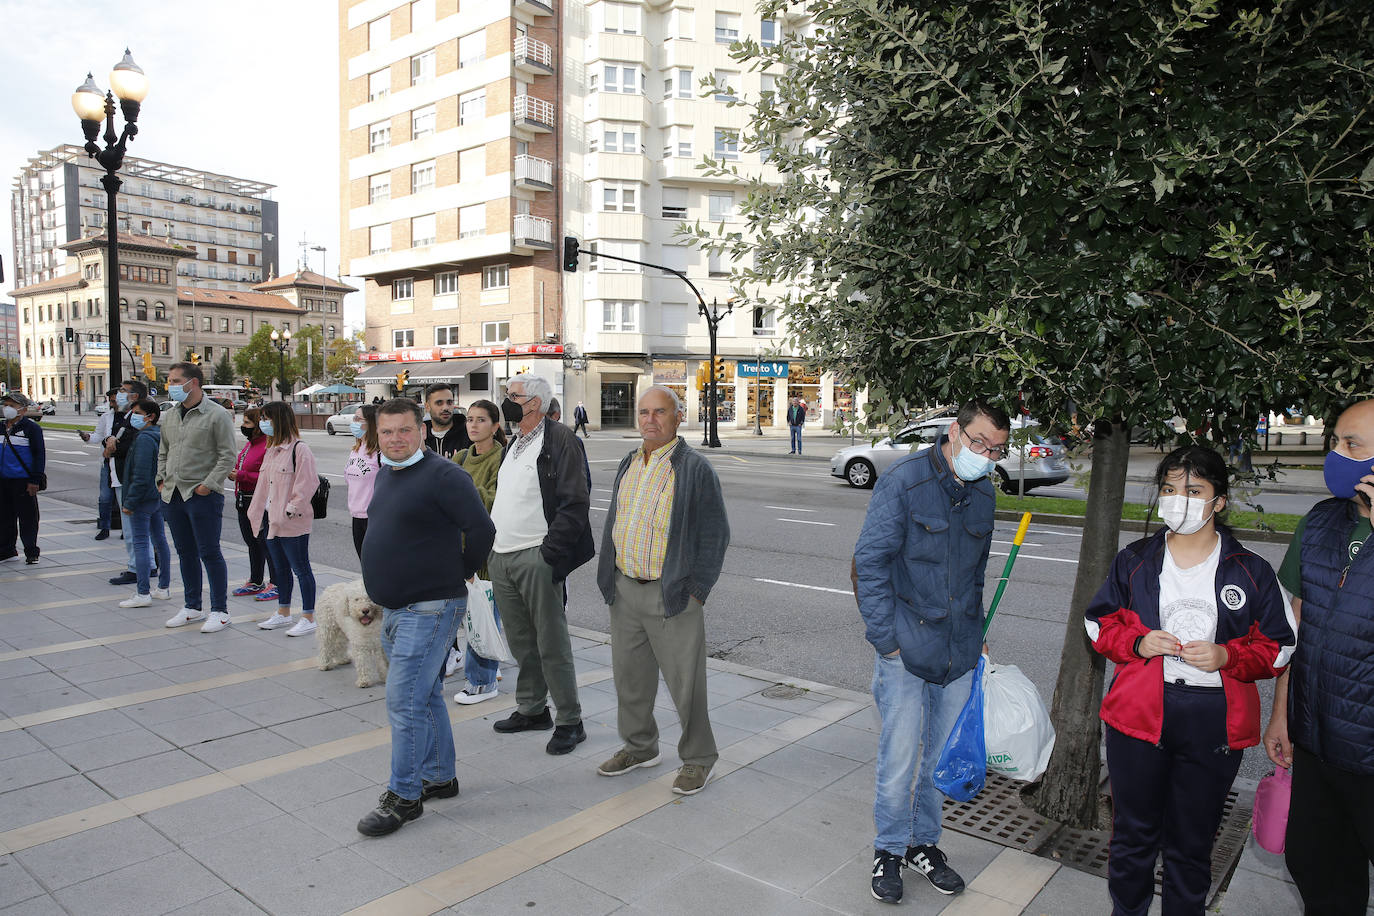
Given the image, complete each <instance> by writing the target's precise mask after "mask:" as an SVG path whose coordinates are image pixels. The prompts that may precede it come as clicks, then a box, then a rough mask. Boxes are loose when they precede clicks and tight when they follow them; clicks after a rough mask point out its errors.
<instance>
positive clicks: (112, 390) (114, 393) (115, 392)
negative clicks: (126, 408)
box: [105, 388, 119, 398]
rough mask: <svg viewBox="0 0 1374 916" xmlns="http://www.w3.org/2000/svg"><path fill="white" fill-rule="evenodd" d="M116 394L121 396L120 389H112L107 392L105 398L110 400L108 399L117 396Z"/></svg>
mask: <svg viewBox="0 0 1374 916" xmlns="http://www.w3.org/2000/svg"><path fill="white" fill-rule="evenodd" d="M116 394H119V389H118V388H111V389H110V390H109V391H107V392H105V397H107V398H108V397H110V396H112V395H116Z"/></svg>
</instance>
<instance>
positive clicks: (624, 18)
mask: <svg viewBox="0 0 1374 916" xmlns="http://www.w3.org/2000/svg"><path fill="white" fill-rule="evenodd" d="M601 15H602V19H603V21H602V25H601V28H602V30H603V31H606V32H618V33H620V34H621V35H638V34H639V7H637V6H631V5H630V4H628V3H611V2H606V3H602V4H601Z"/></svg>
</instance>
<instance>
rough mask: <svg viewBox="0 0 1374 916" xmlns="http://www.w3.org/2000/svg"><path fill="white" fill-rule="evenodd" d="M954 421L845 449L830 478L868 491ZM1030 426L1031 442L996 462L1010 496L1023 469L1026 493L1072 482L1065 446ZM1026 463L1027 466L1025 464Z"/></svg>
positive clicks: (833, 460)
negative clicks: (1065, 456) (884, 473)
mask: <svg viewBox="0 0 1374 916" xmlns="http://www.w3.org/2000/svg"><path fill="white" fill-rule="evenodd" d="M953 422H954V418H953V417H936V418H934V419H930V420H922V421H921V422H919V423H912V424H910V425H908V426H906V427H903V428H902V430H901V431H900V432H898V433H897V434H896V435H893V436H885V437H884V438H882V439H879V440H878V441H877V442H875V443H873V444H872V445H851V446H849V447H848V448H842V449H840V450H839V451H838V452H836V453H835V457H834V458H831V459H830V474H831V476H833V477H839V478H842V479H844V480H846V481H848V482H849V485H850V486H852V487H860V488H863V489H867V488H869V487H872V486H873V484H874V483H876V482H877V480H878V475H879V474H881V473H883V472H884V471H886V470H887V469H888V468H890V467H891V466H892V465H894V464H896V463H897V462H898V461H899V460H901V459H902V458H905V457H906V456H907V455H910V454H912V453H914V452H919V451H922V450H924V449H928V448H930V447H931V446H932V445H934V444H935V443H936V442H938V441H939V439H940V437H941V436H943V435H945V433H947V432H949V427H950V424H951V423H953ZM1035 429H1036V428H1035V427H1034V426H1033V425H1032V426H1030V439H1029V441H1028V442H1027V443H1026V444H1025V445H1022V446H1019V447H1018V446H1012V448H1011V453H1010V454H1008V455H1007V457H1005V458H1003V459H1002V460H1001V461H999V462H997V467H996V470H995V473H996V474H997V483H998V485H999V486H1001V488H1002V490H1003V491H1004V492H1007V493H1016V492H1018V489H1019V486H1018V482H1019V480H1020V477H1021V474H1022V469H1023V468H1024V471H1025V489H1026V492H1027V493H1029V492H1030V491H1031V488H1032V487H1049V486H1053V485H1055V484H1057V483H1063V482H1064V481H1066V480H1068V479H1069V466H1068V463H1067V462H1065V461H1064V446H1063V445H1061V444H1059V443H1058V442H1055V441H1053V440H1051V439H1046V438H1045V437H1043V436H1041V435H1040V434H1039V433H1038V432H1036V431H1035ZM1023 461H1024V463H1023Z"/></svg>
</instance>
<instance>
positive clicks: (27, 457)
mask: <svg viewBox="0 0 1374 916" xmlns="http://www.w3.org/2000/svg"><path fill="white" fill-rule="evenodd" d="M0 405H3V408H4V414H5V417H4V433H5V438H4V442H3V443H0V560H8V559H9V558H10V557H17V556H19V550H18V549H17V548H16V546H15V541H16V540H22V541H23V542H24V562H25V563H29V564H33V563H37V562H38V491H39V490H41V489H42V483H43V480H44V473H43V472H44V470H45V468H46V467H47V453H46V452H45V450H44V448H43V430H42V429H40V428H39V426H38V424H37V423H35V422H34V421H33V420H30V419H29V418H28V416H27V411H28V409H29V408H30V407H31V406H33V402H31V401H30V400H29V399H28V398H26V397H24V396H23V395H22V394H20V393H19V392H17V391H10V392H7V393H6V394H5V396H4V397H3V398H0Z"/></svg>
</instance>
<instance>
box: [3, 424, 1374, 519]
mask: <svg viewBox="0 0 1374 916" xmlns="http://www.w3.org/2000/svg"><path fill="white" fill-rule="evenodd" d="M5 409H6V411H8V410H9V408H5ZM1368 474H1374V458H1350V457H1347V456H1345V455H1342V454H1341V453H1340V452H1327V453H1326V463H1325V464H1324V465H1323V466H1322V475H1323V476H1324V477H1325V478H1326V488H1327V489H1328V490H1330V491H1331V495H1332V496H1335V497H1337V498H1338V499H1354V498H1355V492H1356V491H1355V484H1357V483H1359V482H1360V478H1361V477H1364V476H1366V475H1368Z"/></svg>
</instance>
